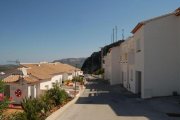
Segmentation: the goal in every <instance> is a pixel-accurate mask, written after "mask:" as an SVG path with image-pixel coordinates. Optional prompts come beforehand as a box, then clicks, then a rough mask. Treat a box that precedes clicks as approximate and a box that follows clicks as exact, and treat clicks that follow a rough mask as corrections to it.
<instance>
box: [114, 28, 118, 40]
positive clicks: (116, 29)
mask: <svg viewBox="0 0 180 120" xmlns="http://www.w3.org/2000/svg"><path fill="white" fill-rule="evenodd" d="M115 31H116V42H117V31H118V28H117V26H115Z"/></svg>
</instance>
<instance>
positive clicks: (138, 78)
mask: <svg viewBox="0 0 180 120" xmlns="http://www.w3.org/2000/svg"><path fill="white" fill-rule="evenodd" d="M141 79H142V73H141V71H136V89H137V93H138V94H139V95H141Z"/></svg>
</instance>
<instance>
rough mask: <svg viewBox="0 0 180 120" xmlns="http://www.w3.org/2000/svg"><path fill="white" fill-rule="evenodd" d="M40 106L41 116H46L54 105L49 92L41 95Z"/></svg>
mask: <svg viewBox="0 0 180 120" xmlns="http://www.w3.org/2000/svg"><path fill="white" fill-rule="evenodd" d="M38 104H39V106H40V107H41V108H42V110H41V116H46V113H47V112H48V111H50V110H51V108H52V107H53V101H52V100H51V99H50V97H49V95H48V94H47V93H45V94H43V95H41V96H40V97H39V103H38Z"/></svg>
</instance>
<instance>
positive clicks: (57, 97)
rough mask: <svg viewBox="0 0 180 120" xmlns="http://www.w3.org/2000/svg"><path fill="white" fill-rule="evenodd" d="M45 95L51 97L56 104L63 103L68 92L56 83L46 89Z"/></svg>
mask: <svg viewBox="0 0 180 120" xmlns="http://www.w3.org/2000/svg"><path fill="white" fill-rule="evenodd" d="M47 95H48V96H49V98H51V99H52V101H53V103H54V104H55V105H56V106H57V105H60V104H63V103H64V102H66V101H67V99H68V94H67V93H66V92H65V91H64V90H62V89H61V88H60V87H59V86H58V85H57V84H54V85H53V88H52V89H50V90H48V91H47Z"/></svg>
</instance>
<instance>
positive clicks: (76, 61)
mask: <svg viewBox="0 0 180 120" xmlns="http://www.w3.org/2000/svg"><path fill="white" fill-rule="evenodd" d="M85 60H86V58H65V59H60V60H54V61H53V62H61V63H65V64H69V65H72V66H74V67H77V68H81V67H82V65H83V64H84V61H85Z"/></svg>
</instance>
